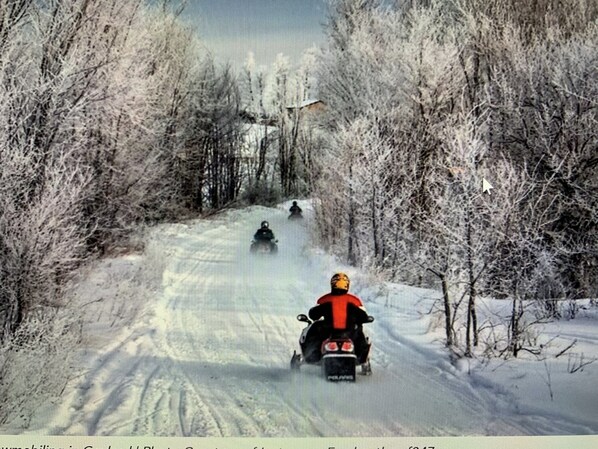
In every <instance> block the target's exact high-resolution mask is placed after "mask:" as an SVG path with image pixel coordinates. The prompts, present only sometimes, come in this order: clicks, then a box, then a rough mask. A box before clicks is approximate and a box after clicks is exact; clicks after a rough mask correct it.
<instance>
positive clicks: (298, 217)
mask: <svg viewBox="0 0 598 449" xmlns="http://www.w3.org/2000/svg"><path fill="white" fill-rule="evenodd" d="M288 219H289V220H291V221H295V220H297V221H299V220H303V213H302V212H301V211H300V210H298V211H293V212H291V214H290V215H289V218H288Z"/></svg>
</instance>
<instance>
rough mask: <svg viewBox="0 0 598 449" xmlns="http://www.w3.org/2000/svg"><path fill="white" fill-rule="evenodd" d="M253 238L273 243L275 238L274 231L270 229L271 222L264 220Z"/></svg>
mask: <svg viewBox="0 0 598 449" xmlns="http://www.w3.org/2000/svg"><path fill="white" fill-rule="evenodd" d="M253 238H254V239H255V240H256V241H260V240H264V241H267V242H270V243H272V241H273V240H274V232H272V229H270V224H269V223H268V222H267V221H265V220H264V221H262V223H261V225H260V228H259V229H258V230H257V231H256V232H255V234H254V235H253Z"/></svg>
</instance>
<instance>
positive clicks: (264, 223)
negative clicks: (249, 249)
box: [261, 220, 270, 228]
mask: <svg viewBox="0 0 598 449" xmlns="http://www.w3.org/2000/svg"><path fill="white" fill-rule="evenodd" d="M261 226H262V228H269V227H270V224H269V223H268V222H267V221H266V220H264V221H262V225H261Z"/></svg>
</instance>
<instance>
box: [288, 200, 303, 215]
mask: <svg viewBox="0 0 598 449" xmlns="http://www.w3.org/2000/svg"><path fill="white" fill-rule="evenodd" d="M289 212H290V213H291V215H301V213H302V212H303V210H301V208H300V207H299V206H298V205H297V201H293V205H292V206H291V208H290V209H289Z"/></svg>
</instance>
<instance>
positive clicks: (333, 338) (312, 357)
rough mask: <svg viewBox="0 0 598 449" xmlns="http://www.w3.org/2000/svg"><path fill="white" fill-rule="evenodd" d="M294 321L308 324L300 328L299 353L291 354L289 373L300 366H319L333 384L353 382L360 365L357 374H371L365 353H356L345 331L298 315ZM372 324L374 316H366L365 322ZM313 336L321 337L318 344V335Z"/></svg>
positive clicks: (321, 321) (303, 315)
mask: <svg viewBox="0 0 598 449" xmlns="http://www.w3.org/2000/svg"><path fill="white" fill-rule="evenodd" d="M297 320H298V321H301V322H304V323H307V327H305V328H304V329H303V331H302V332H301V337H300V338H299V345H300V346H301V354H298V353H297V351H294V352H293V357H292V358H291V369H292V370H299V369H300V367H301V365H303V364H309V365H320V366H321V367H322V373H323V374H324V377H325V378H326V379H327V380H329V381H332V382H339V381H345V382H355V380H356V373H357V366H361V372H360V373H361V374H363V375H369V374H371V373H372V368H371V364H370V361H369V358H368V357H367V354H357V353H356V350H355V344H354V342H353V340H352V339H351V337H350V336H349V335H348V333H347V332H339V333H336V332H335V331H331V330H329V329H328V327H327V326H326V325H325V324H324V321H323V320H317V321H311V320H310V319H309V318H308V317H307V315H305V314H300V315H297ZM373 321H374V317H372V316H368V321H367V322H368V323H372V322H373ZM322 332H324V333H322ZM310 334H311V336H312V338H310ZM314 334H316V335H317V334H321V335H323V336H324V339H323V341H322V342H321V344H320V339H319V338H318V337H317V336H316V338H313V336H314ZM318 345H319V346H320V347H318ZM368 352H369V349H368Z"/></svg>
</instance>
